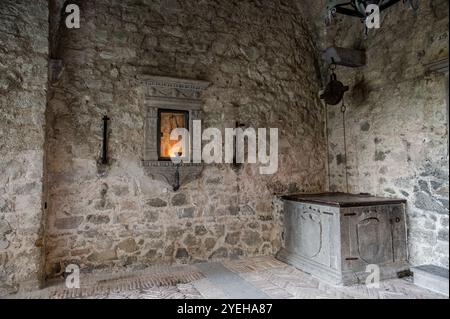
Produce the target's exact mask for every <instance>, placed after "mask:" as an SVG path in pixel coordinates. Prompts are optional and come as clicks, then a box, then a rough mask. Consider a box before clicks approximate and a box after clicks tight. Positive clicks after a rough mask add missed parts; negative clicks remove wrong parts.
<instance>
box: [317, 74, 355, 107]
mask: <svg viewBox="0 0 450 319" xmlns="http://www.w3.org/2000/svg"><path fill="white" fill-rule="evenodd" d="M348 90H349V87H348V86H346V85H344V84H342V82H341V81H338V79H337V76H336V73H334V70H333V69H331V76H330V82H329V83H328V84H327V86H326V88H325V91H324V92H323V94H322V95H320V98H321V99H322V100H324V101H325V103H326V104H328V105H338V104H339V103H340V102H341V101H342V99H343V98H344V94H345V92H347V91H348Z"/></svg>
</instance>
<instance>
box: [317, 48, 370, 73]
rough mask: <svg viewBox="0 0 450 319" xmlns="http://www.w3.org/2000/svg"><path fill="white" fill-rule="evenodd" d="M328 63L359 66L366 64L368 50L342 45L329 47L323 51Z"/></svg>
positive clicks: (352, 66) (351, 66)
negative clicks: (341, 46)
mask: <svg viewBox="0 0 450 319" xmlns="http://www.w3.org/2000/svg"><path fill="white" fill-rule="evenodd" d="M323 58H324V59H325V61H326V62H327V64H329V65H330V64H336V65H342V66H346V67H350V68H359V67H362V66H365V65H366V51H364V50H354V49H348V48H340V47H329V48H328V49H326V50H325V51H324V52H323Z"/></svg>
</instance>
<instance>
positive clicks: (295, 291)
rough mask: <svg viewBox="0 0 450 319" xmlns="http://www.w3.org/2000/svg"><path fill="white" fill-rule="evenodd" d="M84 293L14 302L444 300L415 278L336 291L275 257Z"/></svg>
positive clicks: (91, 286)
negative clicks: (61, 299) (62, 299)
mask: <svg viewBox="0 0 450 319" xmlns="http://www.w3.org/2000/svg"><path fill="white" fill-rule="evenodd" d="M81 281H82V282H84V285H83V283H82V287H81V289H79V290H73V289H72V290H67V289H65V288H64V287H63V286H62V285H61V284H59V285H55V286H52V287H48V288H46V289H44V290H41V291H37V292H33V293H28V294H22V295H16V296H12V298H89V299H201V298H208V299H229V298H233V299H234V298H239V299H243V298H249V299H251V298H273V299H323V298H326V299H330V298H331V299H341V298H345V299H428V298H445V297H444V296H441V295H439V294H435V293H433V292H431V291H428V290H425V289H423V288H419V287H417V286H415V285H414V284H413V283H412V282H411V279H410V278H406V279H394V280H388V281H384V282H382V283H381V284H380V287H379V288H378V289H369V288H367V287H366V286H365V285H361V286H353V287H336V286H330V285H328V284H326V283H324V282H321V281H319V280H317V279H315V278H313V277H312V276H310V275H308V274H306V273H304V272H301V271H299V270H297V269H295V268H294V267H291V266H289V265H286V264H284V263H282V262H280V261H278V260H276V259H275V258H273V257H256V258H246V259H242V260H235V261H225V262H222V263H209V264H200V265H193V266H192V265H191V266H173V267H158V268H150V269H148V270H145V271H141V272H134V273H127V274H126V275H124V274H121V275H119V274H116V275H110V276H102V277H100V276H98V277H95V276H90V277H86V278H81Z"/></svg>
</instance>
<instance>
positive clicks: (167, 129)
mask: <svg viewBox="0 0 450 319" xmlns="http://www.w3.org/2000/svg"><path fill="white" fill-rule="evenodd" d="M188 125H189V112H188V111H178V110H164V109H160V110H158V135H159V136H158V143H159V145H158V152H159V160H161V161H167V160H170V159H171V158H172V157H183V155H185V154H183V148H182V147H178V148H177V147H176V146H177V145H176V144H177V143H178V142H179V141H180V140H181V137H180V140H178V141H177V140H174V141H171V140H170V134H171V133H172V131H173V130H174V129H177V128H185V129H189V127H188Z"/></svg>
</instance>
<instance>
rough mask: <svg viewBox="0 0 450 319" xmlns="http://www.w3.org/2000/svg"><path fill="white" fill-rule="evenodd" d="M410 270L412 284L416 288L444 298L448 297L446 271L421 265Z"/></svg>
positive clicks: (432, 266)
mask: <svg viewBox="0 0 450 319" xmlns="http://www.w3.org/2000/svg"><path fill="white" fill-rule="evenodd" d="M411 270H412V272H413V274H414V283H415V284H416V285H417V286H419V287H422V288H426V289H429V290H431V291H434V292H437V293H440V294H443V295H446V296H448V295H449V278H448V269H446V268H442V267H438V266H434V265H423V266H418V267H413V268H412V269H411Z"/></svg>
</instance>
